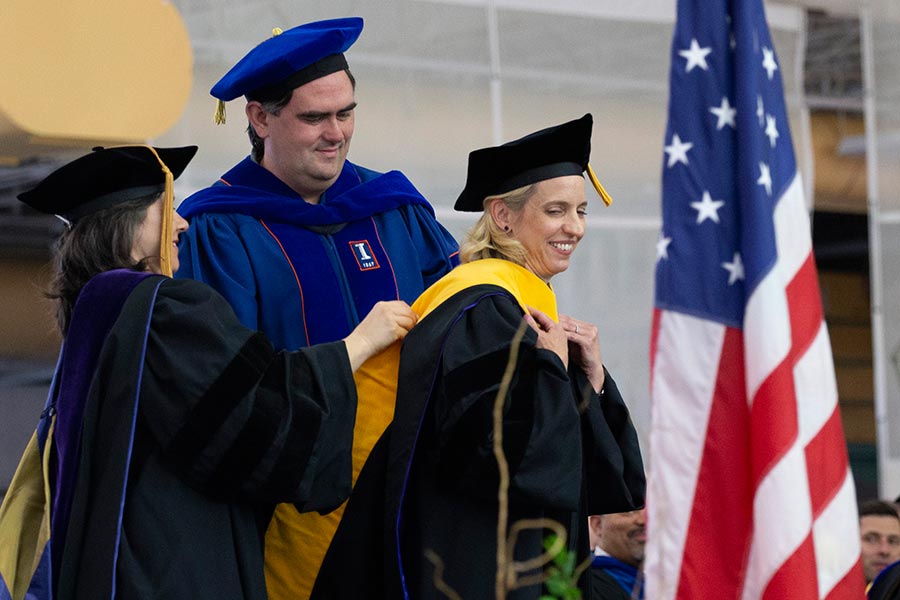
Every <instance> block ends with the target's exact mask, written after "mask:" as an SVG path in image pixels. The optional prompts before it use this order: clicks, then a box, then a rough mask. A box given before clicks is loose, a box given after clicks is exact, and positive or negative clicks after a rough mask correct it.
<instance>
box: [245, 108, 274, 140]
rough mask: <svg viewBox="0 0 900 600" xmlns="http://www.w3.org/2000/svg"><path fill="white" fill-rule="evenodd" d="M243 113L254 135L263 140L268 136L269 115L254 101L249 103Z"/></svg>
mask: <svg viewBox="0 0 900 600" xmlns="http://www.w3.org/2000/svg"><path fill="white" fill-rule="evenodd" d="M244 112H245V113H247V120H248V121H250V125H251V127H253V130H254V131H256V135H258V136H259V137H261V138H265V137H266V136H267V135H268V134H269V117H270V116H271V115H270V114H269V113H268V112H266V109H264V108H263V106H262V104H260V103H259V102H257V101H256V100H251V101H249V102H248V103H247V107H246V108H245V109H244Z"/></svg>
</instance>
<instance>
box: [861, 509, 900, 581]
mask: <svg viewBox="0 0 900 600" xmlns="http://www.w3.org/2000/svg"><path fill="white" fill-rule="evenodd" d="M859 536H860V544H861V550H862V567H863V573H864V574H865V576H866V583H871V582H872V580H873V579H875V577H876V576H877V575H878V574H879V573H880V572H881V571H882V569H884V568H885V567H887V566H888V565H889V564H891V563H893V562H895V561H896V560H898V559H900V515H898V513H897V510H896V509H895V508H894V507H893V506H892V505H891V504H890V503H888V502H883V501H881V500H869V501H867V502H863V503H862V504H860V505H859Z"/></svg>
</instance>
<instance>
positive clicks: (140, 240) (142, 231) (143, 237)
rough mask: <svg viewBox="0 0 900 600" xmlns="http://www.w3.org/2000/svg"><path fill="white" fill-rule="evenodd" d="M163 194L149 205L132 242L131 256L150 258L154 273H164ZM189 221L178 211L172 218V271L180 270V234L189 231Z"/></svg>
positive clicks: (136, 259) (135, 258)
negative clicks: (162, 239) (161, 264)
mask: <svg viewBox="0 0 900 600" xmlns="http://www.w3.org/2000/svg"><path fill="white" fill-rule="evenodd" d="M162 211H163V199H162V196H160V197H159V198H157V199H156V201H155V202H154V203H153V204H151V205H150V206H148V207H147V214H146V215H145V216H144V220H143V221H141V223H140V225H138V228H137V231H136V232H135V235H134V242H133V243H132V244H131V258H132V259H134V260H135V261H136V262H138V261H141V260H144V259H146V258H149V259H150V260H149V261H147V262H148V264H149V267H150V270H151V271H152V272H154V273H162V268H161V266H160V264H159V250H160V236H161V235H162V217H163V215H162ZM187 229H188V222H187V221H185V220H184V219H183V218H182V217H181V215H179V214H178V213H177V212H176V213H174V215H173V219H172V240H171V243H172V252H171V261H172V272H173V273H174V272H175V271H177V270H178V236H180V235H181V234H182V233H184V232H185V231H187Z"/></svg>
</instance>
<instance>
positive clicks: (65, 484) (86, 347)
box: [50, 269, 152, 564]
mask: <svg viewBox="0 0 900 600" xmlns="http://www.w3.org/2000/svg"><path fill="white" fill-rule="evenodd" d="M151 275H152V273H139V272H137V271H129V270H125V269H117V270H115V271H107V272H105V273H101V274H99V275H97V276H95V277H94V278H92V279H91V280H90V281H89V282H88V283H87V284H86V285H85V286H84V288H82V290H81V293H80V294H79V295H78V300H77V301H76V302H75V307H74V309H73V311H72V318H71V320H70V322H69V331H68V333H67V334H66V338H65V341H64V345H63V350H62V356H61V358H60V364H59V366H58V367H57V374H56V375H55V376H54V377H55V379H56V380H57V385H58V393H57V395H56V401H55V405H56V427H55V428H54V431H53V443H54V446H55V448H56V465H57V466H56V477H55V478H54V485H53V508H52V512H51V520H50V530H51V532H52V536H53V540H54V543H53V548H54V549H56V550H59V549H61V548H63V547H64V546H65V536H66V530H67V529H68V524H69V511H70V510H71V508H72V497H73V494H74V490H75V482H76V478H77V477H76V476H77V474H78V462H79V455H80V450H81V430H82V420H83V418H84V408H85V401H86V399H87V395H88V392H89V390H90V386H91V382H92V381H93V376H94V371H95V370H96V368H97V360H98V357H99V355H100V350H101V348H102V347H103V343H104V342H105V341H106V336H107V335H109V332H110V330H111V329H112V326H113V324H114V323H115V322H116V319H118V317H119V314H120V313H121V312H122V306H123V305H124V304H125V300H127V299H128V296H129V295H130V294H131V292H132V291H133V290H134V288H135V286H137V285H138V284H139V283H140V282H141V281H143V280H144V279H146V278H147V277H149V276H151ZM53 558H54V564H59V563H58V557H56V556H54V557H53Z"/></svg>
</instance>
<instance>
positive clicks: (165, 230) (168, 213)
mask: <svg viewBox="0 0 900 600" xmlns="http://www.w3.org/2000/svg"><path fill="white" fill-rule="evenodd" d="M145 147H146V148H148V149H149V150H150V152H152V153H153V156H155V157H156V160H158V161H159V165H160V166H161V167H162V171H163V173H164V174H165V176H166V189H165V190H164V191H163V206H162V211H163V212H162V228H161V231H160V234H159V235H160V237H159V268H160V272H161V273H162V274H163V275H165V276H166V277H171V276H172V227H173V226H174V214H175V177H173V176H172V171H171V170H169V167H167V166H166V163H164V162H163V161H162V159H161V158H160V157H159V154H157V153H156V149H155V148H153V146H145Z"/></svg>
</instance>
